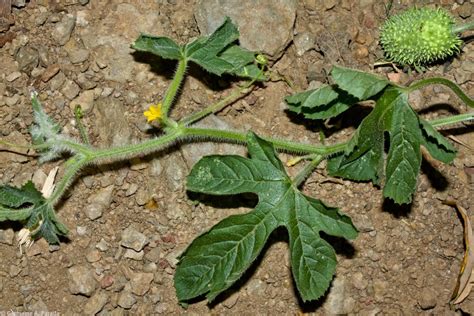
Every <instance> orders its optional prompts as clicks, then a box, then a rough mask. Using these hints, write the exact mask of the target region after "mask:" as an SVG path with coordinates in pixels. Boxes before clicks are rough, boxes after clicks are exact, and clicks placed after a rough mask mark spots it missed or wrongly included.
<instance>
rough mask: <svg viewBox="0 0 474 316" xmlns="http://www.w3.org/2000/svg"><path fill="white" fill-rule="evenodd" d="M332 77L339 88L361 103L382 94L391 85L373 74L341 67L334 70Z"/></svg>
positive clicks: (335, 67)
mask: <svg viewBox="0 0 474 316" xmlns="http://www.w3.org/2000/svg"><path fill="white" fill-rule="evenodd" d="M331 77H332V78H333V80H334V82H335V83H336V84H337V85H338V87H339V88H341V89H342V90H344V91H347V92H348V93H350V94H351V95H353V96H355V97H356V98H358V99H359V100H361V101H364V100H368V99H369V98H370V97H372V96H374V95H376V94H377V93H379V92H381V91H382V90H383V89H384V88H385V87H386V86H387V85H388V84H389V83H390V82H389V81H388V80H386V79H382V78H379V77H377V76H374V75H372V74H368V73H366V72H363V71H358V70H354V69H349V68H344V67H339V66H334V67H333V68H332V70H331Z"/></svg>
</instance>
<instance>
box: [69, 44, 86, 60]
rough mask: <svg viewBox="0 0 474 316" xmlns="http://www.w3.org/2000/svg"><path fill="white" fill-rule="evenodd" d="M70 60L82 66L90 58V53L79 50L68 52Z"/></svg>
mask: <svg viewBox="0 0 474 316" xmlns="http://www.w3.org/2000/svg"><path fill="white" fill-rule="evenodd" d="M68 54H69V60H70V61H71V63H73V64H80V63H83V62H85V61H86V60H87V59H88V58H89V51H88V50H87V49H83V48H79V49H76V50H74V51H72V52H68Z"/></svg>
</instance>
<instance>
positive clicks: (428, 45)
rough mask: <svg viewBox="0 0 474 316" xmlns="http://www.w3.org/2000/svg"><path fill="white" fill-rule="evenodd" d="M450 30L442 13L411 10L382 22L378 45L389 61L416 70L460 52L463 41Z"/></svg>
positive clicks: (449, 19) (450, 24)
mask: <svg viewBox="0 0 474 316" xmlns="http://www.w3.org/2000/svg"><path fill="white" fill-rule="evenodd" d="M453 26H454V19H453V18H452V17H451V16H450V15H449V14H448V13H447V12H446V11H445V10H443V9H440V8H438V9H430V8H420V9H417V8H413V9H409V10H407V11H405V12H403V13H401V14H398V15H394V16H392V17H391V18H390V19H388V20H387V21H386V22H385V24H384V25H383V26H382V28H381V35H380V42H381V44H382V46H383V49H384V50H385V53H386V57H387V58H388V59H389V60H390V61H393V62H396V63H399V64H400V65H403V66H405V65H408V66H415V67H419V66H421V65H424V64H428V63H431V62H433V61H436V60H440V59H444V58H446V57H448V56H450V55H452V54H453V53H454V52H457V51H459V47H460V46H461V43H462V41H461V40H460V39H459V37H458V36H457V35H456V34H455V33H454V32H453Z"/></svg>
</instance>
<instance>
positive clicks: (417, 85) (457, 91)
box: [404, 78, 474, 108]
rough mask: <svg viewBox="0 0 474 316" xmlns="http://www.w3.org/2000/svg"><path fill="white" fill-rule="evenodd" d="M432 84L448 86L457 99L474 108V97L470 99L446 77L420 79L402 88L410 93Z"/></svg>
mask: <svg viewBox="0 0 474 316" xmlns="http://www.w3.org/2000/svg"><path fill="white" fill-rule="evenodd" d="M432 84H441V85H444V86H446V87H448V88H450V89H451V90H452V91H453V92H454V93H455V94H456V95H457V96H458V97H459V99H461V101H463V102H464V103H466V105H468V106H469V107H471V108H474V99H471V98H470V97H469V96H468V95H467V94H465V93H464V91H462V89H461V88H460V87H459V86H458V85H457V84H455V83H454V82H452V81H451V80H448V79H444V78H428V79H421V80H419V81H415V82H414V83H412V84H411V85H410V86H409V87H406V88H404V90H405V91H406V92H408V93H410V92H413V91H415V90H419V89H421V88H423V87H425V86H428V85H432Z"/></svg>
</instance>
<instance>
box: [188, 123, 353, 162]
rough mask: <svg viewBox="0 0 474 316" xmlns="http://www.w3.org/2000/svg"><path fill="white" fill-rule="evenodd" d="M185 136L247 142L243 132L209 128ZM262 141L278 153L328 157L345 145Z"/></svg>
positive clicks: (276, 140) (280, 140) (194, 129)
mask: <svg viewBox="0 0 474 316" xmlns="http://www.w3.org/2000/svg"><path fill="white" fill-rule="evenodd" d="M183 132H184V135H185V136H189V137H190V138H193V137H198V138H204V139H213V140H217V141H226V142H228V141H231V142H236V143H245V142H246V140H247V134H246V133H245V132H235V131H226V130H219V129H210V128H196V127H187V128H185V129H184V130H183ZM262 138H263V139H264V140H266V141H268V142H270V143H272V145H273V146H274V147H275V148H276V149H277V150H280V151H285V152H292V153H312V154H320V155H323V156H328V155H331V154H334V153H337V152H340V151H343V150H344V148H345V146H346V143H340V144H335V145H328V146H314V145H311V144H302V143H295V142H292V141H287V140H282V139H277V138H271V137H262Z"/></svg>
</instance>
